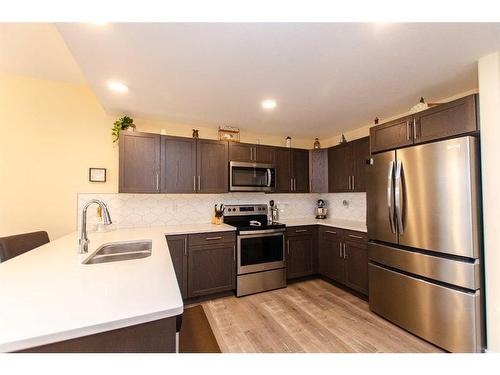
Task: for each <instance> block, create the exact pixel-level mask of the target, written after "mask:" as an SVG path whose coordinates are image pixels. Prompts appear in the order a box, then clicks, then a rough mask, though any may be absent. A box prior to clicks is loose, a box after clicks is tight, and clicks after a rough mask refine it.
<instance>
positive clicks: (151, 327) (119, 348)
mask: <svg viewBox="0 0 500 375" xmlns="http://www.w3.org/2000/svg"><path fill="white" fill-rule="evenodd" d="M175 330H176V317H175V316H173V317H170V318H165V319H160V320H154V321H152V322H147V323H143V324H137V325H133V326H129V327H123V328H118V329H114V330H111V331H106V332H101V333H96V334H94V335H89V336H83V337H78V338H74V339H70V340H65V341H59V342H55V343H52V344H47V345H42V346H37V347H34V348H30V349H25V350H20V351H19V352H22V353H175Z"/></svg>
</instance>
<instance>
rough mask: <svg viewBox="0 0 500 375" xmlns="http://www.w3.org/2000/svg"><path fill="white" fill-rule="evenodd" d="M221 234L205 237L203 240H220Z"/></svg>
mask: <svg viewBox="0 0 500 375" xmlns="http://www.w3.org/2000/svg"><path fill="white" fill-rule="evenodd" d="M221 239H222V236H217V237H207V238H205V241H213V240H221Z"/></svg>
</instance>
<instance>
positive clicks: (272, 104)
mask: <svg viewBox="0 0 500 375" xmlns="http://www.w3.org/2000/svg"><path fill="white" fill-rule="evenodd" d="M261 105H262V108H264V109H267V110H269V109H274V108H276V100H274V99H266V100H263V101H262V103H261Z"/></svg>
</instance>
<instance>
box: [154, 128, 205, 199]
mask: <svg viewBox="0 0 500 375" xmlns="http://www.w3.org/2000/svg"><path fill="white" fill-rule="evenodd" d="M196 143H197V142H196V139H194V138H184V137H171V136H162V160H161V165H162V172H163V173H162V174H161V175H162V192H164V193H177V194H180V193H195V192H196V191H197V187H198V185H197V184H198V181H197V176H198V174H197V171H196Z"/></svg>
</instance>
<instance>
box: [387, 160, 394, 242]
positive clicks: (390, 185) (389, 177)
mask: <svg viewBox="0 0 500 375" xmlns="http://www.w3.org/2000/svg"><path fill="white" fill-rule="evenodd" d="M393 181H394V161H391V162H390V163H389V172H388V175H387V209H388V211H389V225H390V226H391V232H392V233H396V224H395V223H394V197H393V191H394V183H393Z"/></svg>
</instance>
